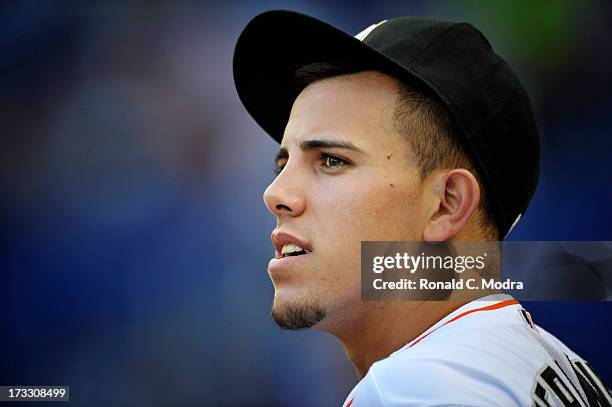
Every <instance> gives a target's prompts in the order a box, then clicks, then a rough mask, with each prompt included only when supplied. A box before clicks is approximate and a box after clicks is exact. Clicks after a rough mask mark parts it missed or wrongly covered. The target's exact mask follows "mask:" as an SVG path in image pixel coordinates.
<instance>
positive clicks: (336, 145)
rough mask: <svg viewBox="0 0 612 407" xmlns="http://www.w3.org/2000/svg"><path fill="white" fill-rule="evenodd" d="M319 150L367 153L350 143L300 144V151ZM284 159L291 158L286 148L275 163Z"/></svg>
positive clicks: (307, 141)
mask: <svg viewBox="0 0 612 407" xmlns="http://www.w3.org/2000/svg"><path fill="white" fill-rule="evenodd" d="M318 148H340V149H345V150H351V151H356V152H358V153H365V151H363V150H362V149H360V148H359V147H357V146H356V145H354V144H353V143H351V142H348V141H337V140H305V141H302V142H301V143H300V150H302V151H309V150H316V149H318ZM283 158H289V151H288V150H287V149H286V148H285V147H281V148H280V149H279V150H278V153H276V157H274V161H275V162H278V160H280V159H283Z"/></svg>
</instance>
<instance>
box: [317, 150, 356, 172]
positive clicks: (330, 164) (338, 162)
mask: <svg viewBox="0 0 612 407" xmlns="http://www.w3.org/2000/svg"><path fill="white" fill-rule="evenodd" d="M321 158H323V160H324V164H323V167H325V168H326V169H327V170H329V171H332V172H338V171H342V169H343V168H342V167H345V166H346V165H348V164H349V163H348V161H346V160H344V159H342V158H340V157H337V156H335V155H331V154H326V153H323V154H321Z"/></svg>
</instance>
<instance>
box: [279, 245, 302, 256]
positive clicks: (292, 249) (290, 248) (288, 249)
mask: <svg viewBox="0 0 612 407" xmlns="http://www.w3.org/2000/svg"><path fill="white" fill-rule="evenodd" d="M301 251H305V252H307V251H306V249H302V248H301V247H300V246H298V245H295V244H292V243H291V244H286V245H284V246H283V249H282V250H281V254H283V255H284V254H291V253H296V252H301Z"/></svg>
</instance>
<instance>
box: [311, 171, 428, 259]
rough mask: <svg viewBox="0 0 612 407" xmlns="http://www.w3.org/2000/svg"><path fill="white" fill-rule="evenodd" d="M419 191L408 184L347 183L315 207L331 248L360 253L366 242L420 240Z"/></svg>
mask: <svg viewBox="0 0 612 407" xmlns="http://www.w3.org/2000/svg"><path fill="white" fill-rule="evenodd" d="M417 194H418V190H417V188H416V187H415V186H414V185H412V184H409V183H408V182H404V183H401V182H393V181H389V180H388V178H387V179H383V180H380V182H371V183H364V182H361V183H359V184H356V183H354V184H352V185H351V184H350V183H348V182H347V183H344V184H342V185H336V187H335V188H334V189H333V190H331V191H328V192H327V193H322V192H319V195H318V197H319V198H318V199H317V200H316V201H315V202H313V205H312V207H311V209H312V212H311V214H312V216H313V221H314V223H315V224H317V232H318V233H317V235H318V236H319V237H321V238H322V239H324V240H325V241H326V242H327V247H328V248H331V247H333V248H335V250H346V249H350V250H351V251H355V250H356V251H357V252H359V250H360V247H361V246H360V245H361V241H362V240H419V239H420V237H421V236H420V234H419V226H420V225H419V222H418V218H419V216H418V213H419V212H418V210H419V205H418V195H417Z"/></svg>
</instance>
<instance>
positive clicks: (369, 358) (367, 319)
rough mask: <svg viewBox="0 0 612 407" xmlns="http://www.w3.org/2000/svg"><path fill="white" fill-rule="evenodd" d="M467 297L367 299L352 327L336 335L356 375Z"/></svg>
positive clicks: (409, 339) (450, 310)
mask: <svg viewBox="0 0 612 407" xmlns="http://www.w3.org/2000/svg"><path fill="white" fill-rule="evenodd" d="M466 302H467V301H433V302H427V301H425V302H423V301H418V302H417V301H390V302H377V303H368V305H367V309H366V310H364V312H363V314H361V317H360V318H359V321H357V323H356V324H352V327H351V329H348V330H346V329H345V330H343V332H342V334H341V335H339V334H337V333H335V334H336V336H337V337H338V338H339V339H340V341H341V342H342V344H343V346H344V349H345V351H346V354H347V356H348V357H349V359H350V360H351V362H352V363H353V366H354V367H355V370H356V372H357V377H358V378H359V379H361V378H363V377H364V376H365V375H366V373H367V372H368V370H369V369H370V366H372V364H373V363H374V362H376V361H379V360H381V359H384V358H386V357H387V356H389V355H390V354H391V353H393V352H394V351H396V350H398V349H400V348H401V347H402V346H404V345H406V344H407V343H409V342H410V341H412V340H413V339H415V338H417V337H418V336H419V335H420V334H421V333H423V332H424V331H425V330H427V329H428V328H429V327H431V326H432V325H434V324H435V323H436V322H438V321H439V320H440V319H442V318H444V317H445V316H446V315H448V314H450V313H451V312H453V311H454V310H456V309H457V308H459V307H460V306H462V305H463V304H465V303H466Z"/></svg>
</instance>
